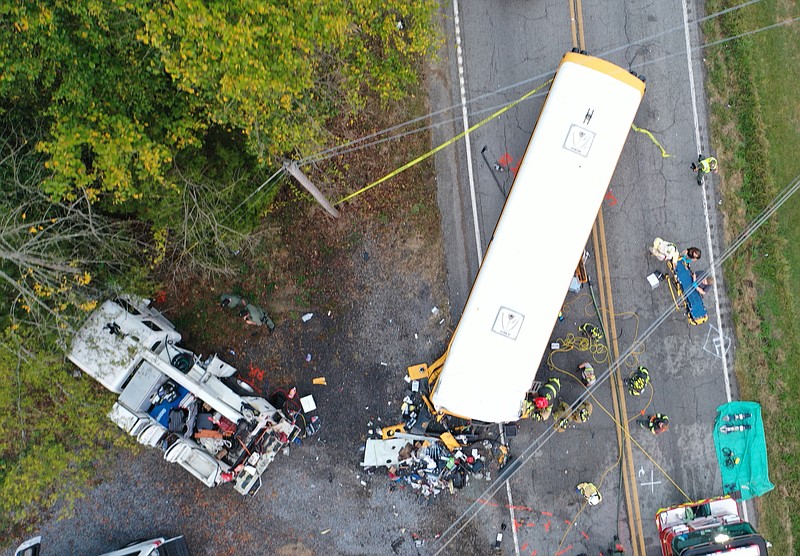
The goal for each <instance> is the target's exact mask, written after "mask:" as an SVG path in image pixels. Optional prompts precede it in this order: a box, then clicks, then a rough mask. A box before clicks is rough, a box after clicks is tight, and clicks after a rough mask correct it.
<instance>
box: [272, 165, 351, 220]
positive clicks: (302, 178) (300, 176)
mask: <svg viewBox="0 0 800 556" xmlns="http://www.w3.org/2000/svg"><path fill="white" fill-rule="evenodd" d="M283 167H284V169H285V170H286V171H287V172H289V173H290V174H291V175H292V176H294V179H296V180H297V181H298V182H300V185H302V186H303V187H305V188H306V190H307V191H308V192H309V193H311V194H312V195H313V196H314V198H315V199H316V200H317V202H318V203H319V204H320V205H322V208H324V209H325V210H326V211H327V212H328V214H330V215H331V216H333V217H334V218H339V211H338V210H336V209H335V208H333V205H331V204H330V202H329V201H328V199H326V198H325V195H323V194H322V192H321V191H320V190H319V189H317V186H316V185H314V184H313V183H311V180H310V179H308V176H306V175H305V174H304V173H303V172H302V170H300V168H299V167H298V166H297V162H296V161H294V160H286V161H284V163H283Z"/></svg>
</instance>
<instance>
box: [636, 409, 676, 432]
mask: <svg viewBox="0 0 800 556" xmlns="http://www.w3.org/2000/svg"><path fill="white" fill-rule="evenodd" d="M636 422H637V423H639V426H640V427H642V428H643V429H648V430H649V431H650V432H651V433H652V434H654V435H655V434H661V433H662V432H667V429H669V417H667V416H666V415H664V414H663V413H656V414H655V415H649V416H647V417H645V418H644V419H637V420H636Z"/></svg>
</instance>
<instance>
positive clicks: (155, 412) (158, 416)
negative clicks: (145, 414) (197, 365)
mask: <svg viewBox="0 0 800 556" xmlns="http://www.w3.org/2000/svg"><path fill="white" fill-rule="evenodd" d="M177 386H178V388H177V392H178V395H177V397H176V398H175V399H174V400H172V401H171V402H161V403H160V404H158V405H154V406H153V409H151V410H150V416H151V417H152V418H153V419H155V420H156V421H158V422H159V423H161V425H163V426H164V428H168V427H169V411H170V409H172V408H174V407H178V406H179V405H180V403H181V401H182V400H183V398H184V397H185V396H186V394H188V393H189V391H188V390H187V389H186V388H184V387H183V386H181V385H180V384H178V385H177Z"/></svg>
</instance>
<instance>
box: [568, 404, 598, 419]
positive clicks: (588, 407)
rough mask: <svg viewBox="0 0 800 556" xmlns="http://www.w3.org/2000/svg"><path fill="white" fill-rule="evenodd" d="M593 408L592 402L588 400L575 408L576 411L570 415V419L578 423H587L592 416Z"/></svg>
mask: <svg viewBox="0 0 800 556" xmlns="http://www.w3.org/2000/svg"><path fill="white" fill-rule="evenodd" d="M592 409H593V408H592V402H590V401H589V400H586V401H584V402H583V403H582V404H581V405H579V406H578V407H576V408H575V412H574V413H573V414H572V415H571V416H570V419H572V420H573V421H575V422H576V423H585V422H586V421H588V420H589V417H591V416H592Z"/></svg>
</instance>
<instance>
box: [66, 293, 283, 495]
mask: <svg viewBox="0 0 800 556" xmlns="http://www.w3.org/2000/svg"><path fill="white" fill-rule="evenodd" d="M180 339H181V335H180V333H178V332H177V331H176V330H175V328H174V326H172V324H171V323H170V322H169V321H168V320H167V319H165V318H164V317H163V316H162V315H161V314H160V313H158V312H157V311H155V310H154V309H152V308H150V307H149V306H148V305H147V303H146V302H144V301H143V300H137V299H134V298H125V299H118V300H113V301H111V300H109V301H106V302H104V303H103V304H102V306H101V307H100V308H99V309H97V310H96V311H95V312H94V313H93V314H92V315H90V317H89V318H88V319H87V321H86V323H85V324H84V325H83V326H82V327H81V329H80V330H79V331H78V333H77V334H76V335H75V337H74V338H73V342H72V346H71V350H70V352H69V354H68V355H67V357H68V359H69V360H70V361H72V362H73V363H75V365H77V366H78V367H79V368H80V369H81V370H82V371H83V372H85V373H86V374H88V375H89V376H91V377H92V378H94V379H95V380H97V381H98V382H100V384H102V385H103V386H104V387H106V388H107V389H108V390H110V391H112V392H114V393H117V394H119V398H118V399H117V401H116V403H114V406H113V407H112V408H111V411H110V412H109V414H108V415H109V418H110V419H111V420H112V421H114V423H116V424H117V425H118V426H119V427H120V428H121V429H123V430H124V431H125V432H127V433H128V434H130V435H132V436H135V437H136V439H137V440H138V441H139V442H140V443H142V444H145V445H147V446H151V447H156V448H160V449H161V450H163V452H164V459H166V460H167V461H169V462H173V463H177V464H179V465H181V466H182V467H184V468H185V469H186V470H187V471H189V472H190V473H191V474H192V475H193V476H194V477H196V478H197V479H199V480H200V481H201V482H203V484H205V485H206V486H209V487H213V486H216V485H218V484H221V483H225V482H233V485H234V488H235V489H236V490H237V491H238V492H240V493H241V494H255V493H256V492H257V491H258V489H259V488H260V486H261V475H262V474H263V473H264V471H265V470H266V468H267V467H268V466H269V464H270V463H271V462H272V461H273V460H274V459H275V456H276V455H277V453H278V452H279V451H280V450H281V449H282V448H283V447H284V446H286V445H287V444H288V443H289V442H291V441H292V440H294V438H296V437H297V435H298V433H299V428H298V427H297V426H296V425H295V424H294V423H293V422H292V421H291V420H290V419H288V418H287V416H286V415H285V414H284V413H283V412H282V411H280V410H278V409H277V408H275V407H273V406H272V405H271V404H270V403H269V402H268V401H267V400H266V399H264V398H261V397H259V396H253V395H245V396H242V395H240V394H239V393H237V392H235V391H234V390H233V389H232V388H231V387H230V386H229V385H228V384H226V382H224V381H223V379H229V378H230V377H232V376H233V375H234V374H235V373H236V369H235V368H234V367H232V366H231V365H228V364H227V363H225V362H224V361H222V360H221V359H220V358H218V357H217V356H211V357H209V358H207V359H201V358H200V357H199V356H197V355H195V354H194V353H192V352H191V351H189V350H187V349H184V348H182V347H179V346H178V345H177V343H178V342H179V341H180Z"/></svg>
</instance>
